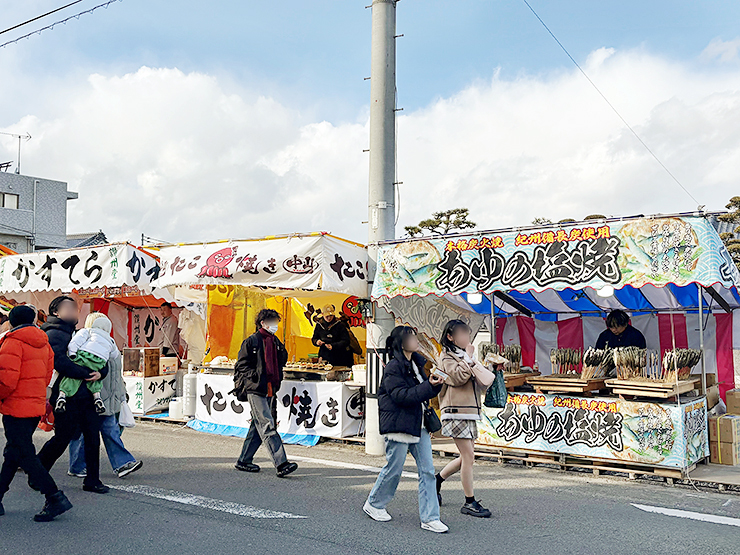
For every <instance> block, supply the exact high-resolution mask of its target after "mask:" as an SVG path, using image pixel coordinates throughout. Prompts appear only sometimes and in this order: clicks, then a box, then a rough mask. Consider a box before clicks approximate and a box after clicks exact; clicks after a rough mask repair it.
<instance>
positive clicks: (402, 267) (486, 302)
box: [372, 213, 740, 473]
mask: <svg viewBox="0 0 740 555" xmlns="http://www.w3.org/2000/svg"><path fill="white" fill-rule="evenodd" d="M739 284H740V273H738V270H737V268H736V267H735V265H734V263H733V261H732V259H731V257H730V256H729V254H728V252H727V251H726V249H725V247H724V245H723V244H722V241H721V239H720V237H719V235H718V234H717V232H716V231H715V230H714V228H713V227H712V225H711V224H710V222H709V221H708V220H707V219H706V218H705V217H704V215H702V214H700V213H696V214H684V215H674V216H653V217H647V218H645V217H639V218H624V219H608V220H600V221H586V222H580V223H577V222H576V223H568V224H563V225H552V226H545V227H532V228H518V229H508V230H501V231H491V232H476V233H466V234H459V235H454V236H444V237H432V238H421V239H409V240H404V241H394V242H387V243H382V244H381V245H380V252H379V255H378V266H377V274H376V277H375V281H374V286H373V294H372V297H373V299H374V300H376V301H377V302H378V304H379V305H380V306H381V307H384V308H385V309H386V310H388V311H389V312H390V313H392V314H393V316H394V317H395V319H396V320H397V321H398V322H403V323H407V324H410V325H412V326H415V327H416V328H417V329H418V330H419V331H421V332H422V334H423V335H424V336H425V339H426V340H425V341H423V342H422V344H423V346H424V347H425V348H426V349H427V351H429V353H428V354H430V355H433V354H434V352H435V350H437V349H439V345H438V344H437V342H436V338H437V336H438V334H439V333H440V330H441V329H442V324H443V323H444V321H445V320H447V319H448V318H449V317H450V316H451V315H453V314H455V315H456V316H457V317H461V318H463V319H466V320H467V321H469V322H470V323H471V325H472V327H473V328H474V330H477V329H478V322H480V317H481V316H484V317H485V318H486V322H487V327H488V329H489V330H490V329H492V328H493V329H495V333H494V334H491V336H492V343H493V345H490V346H488V347H486V346H485V345H484V346H483V347H481V349H480V350H486V349H488V350H496V351H497V352H501V353H502V354H503V355H504V356H506V355H507V353H508V354H509V355H510V357H511V358H510V360H511V365H509V366H510V367H511V368H509V370H510V371H511V369H512V368H515V369H516V375H517V376H519V375H521V374H524V373H525V372H524V371H530V372H531V375H530V376H528V377H527V376H525V377H524V379H522V380H520V381H519V382H518V383H517V384H516V385H517V387H510V393H509V396H508V402H507V403H506V405H505V406H504V407H503V408H490V407H484V409H483V412H484V420H483V422H482V423H481V424H482V425H481V426H480V436H479V438H478V441H479V443H481V444H484V445H487V446H495V447H498V448H505V449H512V450H522V451H527V452H533V453H549V454H557V455H561V456H563V455H567V456H571V457H581V458H588V459H589V460H592V461H611V462H625V463H626V462H628V463H636V464H644V465H648V466H651V467H660V468H662V469H674V470H678V471H679V472H681V473H685V472H686V469H687V468H690V467H691V466H692V465H694V464H695V463H696V462H697V461H699V460H702V459H704V458H705V457H707V456H708V454H709V448H708V438H707V424H706V413H707V403H706V398H705V397H704V396H703V395H699V394H698V393H699V392H704V391H706V388H707V387H710V386H712V385H713V383H715V382H716V383H719V389H720V391H721V392H722V395H723V397H724V393H725V392H726V391H727V390H729V389H732V388H733V387H734V375H735V368H734V362H733V360H734V359H733V350H734V349H737V348H740V341H739V340H738V338H739V337H740V333H738V332H740V322H736V321H735V318H736V317H737V315H738V311H737V310H736V309H737V308H738V307H740V297H739V296H738V290H737V286H738V285H739ZM614 309H622V310H625V311H626V312H628V314H629V315H630V317H631V323H632V325H633V326H635V327H636V328H638V329H640V330H641V331H642V333H643V334H644V336H645V338H646V342H647V349H643V350H639V352H637V351H635V352H633V351H625V350H622V349H615V350H614V352H611V353H609V352H596V351H595V350H594V349H590V350H589V348H590V347H593V345H594V344H595V342H596V338H597V337H598V335H599V334H600V333H601V332H602V331H604V329H605V327H606V326H605V323H604V317H605V315H606V314H607V313H609V312H610V311H611V310H614ZM733 330H734V331H735V333H733ZM689 349H692V350H693V351H698V352H699V354H700V356H699V357H696V356H695V354H692V352H691V351H689ZM505 351H506V352H505ZM702 354H703V356H702ZM610 361H611V362H610ZM679 362H680V363H681V364H682V366H681V367H679V366H678V364H679ZM692 365H693V366H694V370H693V372H694V373H693V374H691V366H692ZM607 371H614V372H616V373H617V376H616V378H609V377H607V376H606V375H605V374H606V372H607ZM537 374H540V375H537ZM554 374H555V375H554ZM507 381H508V380H507ZM593 383H597V384H598V385H597V386H595V387H591V385H593ZM687 384H689V385H687ZM681 393H686V394H687V395H681ZM691 393H693V394H694V396H689V394H691Z"/></svg>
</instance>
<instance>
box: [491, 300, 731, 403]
mask: <svg viewBox="0 0 740 555" xmlns="http://www.w3.org/2000/svg"><path fill="white" fill-rule="evenodd" d="M704 320H705V324H706V325H705V329H704V356H705V358H704V361H705V365H706V369H707V373H709V374H716V376H717V382H718V383H719V384H720V393H721V396H722V398H723V399H724V398H725V392H726V391H728V390H730V389H734V387H735V374H736V368H737V374H738V375H740V356H736V355H735V353H740V311H735V313H734V314H725V313H717V314H709V315H706V314H705V315H704ZM632 325H633V326H634V327H635V328H637V329H638V330H640V331H641V332H642V333H643V334H644V335H645V340H646V341H647V346H648V348H649V349H659V350H660V352H661V353H662V352H664V351H667V350H668V349H671V348H673V345H674V342H675V346H676V348H679V349H686V348H689V349H698V348H699V316H698V314H649V315H644V316H634V317H633V318H632ZM604 329H606V324H605V322H604V319H603V318H599V317H596V318H594V317H581V316H578V315H575V316H572V317H563V316H561V318H560V319H559V320H558V321H557V322H546V321H542V320H536V319H533V318H529V317H527V316H513V317H509V318H500V319H497V320H496V342H497V343H498V344H500V345H509V344H519V345H521V346H522V365H523V366H530V367H532V366H534V364H535V362H536V363H537V365H538V366H539V369H540V372H542V374H550V373H551V372H552V368H551V364H550V351H551V350H552V349H556V348H569V349H583V348H584V347H585V348H588V347H590V346H593V345H595V344H596V339H597V338H598V337H599V334H600V333H601V332H602V331H604ZM697 371H698V369H695V370H694V372H697Z"/></svg>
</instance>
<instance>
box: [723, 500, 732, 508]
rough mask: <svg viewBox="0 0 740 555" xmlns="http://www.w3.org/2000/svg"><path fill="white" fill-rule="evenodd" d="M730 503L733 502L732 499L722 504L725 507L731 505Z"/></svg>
mask: <svg viewBox="0 0 740 555" xmlns="http://www.w3.org/2000/svg"><path fill="white" fill-rule="evenodd" d="M730 503H732V499H728V500H727V501H725V502H724V503H722V506H723V507H727V505H729V504H730Z"/></svg>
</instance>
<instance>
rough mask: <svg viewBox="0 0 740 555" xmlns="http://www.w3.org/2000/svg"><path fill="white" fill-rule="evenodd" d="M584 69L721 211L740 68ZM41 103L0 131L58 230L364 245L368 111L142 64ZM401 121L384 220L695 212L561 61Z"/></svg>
mask: <svg viewBox="0 0 740 555" xmlns="http://www.w3.org/2000/svg"><path fill="white" fill-rule="evenodd" d="M700 59H701V57H700ZM584 68H585V69H586V71H587V72H588V73H589V75H590V76H591V78H592V79H593V80H594V81H595V82H596V83H597V84H598V86H599V88H600V89H601V90H602V91H603V92H604V94H606V96H607V97H608V98H609V99H610V100H611V101H612V103H613V104H614V105H615V106H616V107H617V108H618V109H619V110H620V112H621V113H622V114H623V115H624V117H625V118H626V119H627V120H628V121H629V122H630V123H631V124H632V125H633V127H634V128H635V130H637V132H638V133H639V134H640V135H641V136H642V137H643V139H644V140H645V141H646V142H647V143H648V144H649V145H650V147H651V148H652V149H653V150H654V152H655V153H656V154H657V155H658V156H659V157H660V158H661V160H663V162H664V163H665V164H666V165H667V166H668V167H669V168H671V171H673V173H674V174H675V175H676V176H677V177H678V178H679V179H680V180H681V181H682V182H683V183H684V184H685V185H686V187H688V188H689V189H690V190H691V191H692V193H693V194H694V196H696V197H697V199H698V200H699V202H700V203H701V204H706V205H707V206H708V207H709V208H712V209H716V208H721V207H722V206H723V205H724V204H725V202H726V201H727V199H728V198H729V197H730V196H733V195H734V194H736V193H738V192H740V191H738V186H737V174H738V170H739V169H740V168H739V166H738V163H739V162H740V125H739V124H740V92H739V91H738V83H740V69H737V68H734V67H733V66H723V67H719V66H715V65H713V64H711V63H709V64H707V65H706V66H700V65H697V62H696V61H690V62H686V63H679V62H675V61H669V60H666V59H663V58H660V57H657V56H654V55H650V54H649V53H646V52H643V51H639V50H637V51H626V52H620V51H614V50H612V49H599V50H597V51H594V52H593V53H592V54H591V56H589V58H588V59H587V60H586V62H585V63H584ZM36 94H40V93H38V91H36ZM47 97H48V102H49V104H48V105H44V107H43V110H41V109H39V111H38V113H37V114H31V115H28V116H25V117H23V118H21V119H19V120H18V121H16V122H14V123H12V125H11V124H10V122H4V123H6V125H5V127H4V130H17V129H20V130H22V131H26V130H27V131H30V132H31V134H32V135H33V136H34V139H33V140H32V141H30V142H29V143H27V144H26V145H25V146H24V151H23V155H24V172H28V173H31V174H35V175H41V176H43V177H51V178H56V179H61V180H66V181H68V182H69V183H70V187H71V188H72V189H73V190H77V191H79V193H80V199H79V200H77V201H73V202H71V203H70V214H69V216H70V217H69V222H70V231H85V230H95V229H98V228H102V229H103V230H104V231H105V232H106V233H107V234H108V235H109V237H112V238H115V239H131V240H137V239H138V237H139V235H140V234H141V233H142V232H144V233H146V234H147V235H151V236H154V237H158V238H162V239H167V240H173V241H190V240H211V239H218V238H226V237H245V236H255V235H266V234H274V233H290V232H294V231H307V230H315V229H326V230H331V231H333V232H335V233H338V234H341V235H344V236H348V237H350V238H353V239H356V240H360V241H362V240H364V239H365V234H366V228H365V226H363V225H362V223H361V222H362V221H363V220H365V219H367V208H366V206H367V202H366V187H367V174H368V167H367V164H368V158H367V154H366V153H363V152H362V150H363V149H364V148H366V147H367V142H368V141H367V132H368V128H367V122H366V112H365V111H363V112H362V115H361V116H360V117H359V118H358V121H359V122H348V123H341V124H332V123H329V122H326V121H324V122H311V121H306V118H305V116H303V115H302V114H301V113H300V111H299V110H296V109H293V108H291V107H288V106H284V105H281V104H279V103H278V102H276V101H274V100H272V99H270V98H264V97H258V96H251V95H249V94H247V93H244V92H242V91H234V90H227V87H226V86H225V85H224V84H223V83H222V82H220V81H219V80H218V79H216V78H215V77H213V76H209V75H204V74H198V73H190V74H184V73H182V72H180V71H178V70H176V69H151V68H146V67H144V68H141V69H140V70H139V71H137V72H135V73H129V74H125V75H122V76H115V75H114V76H103V75H92V76H90V77H89V78H88V79H87V81H85V82H74V83H72V84H70V83H67V84H66V85H64V86H63V87H61V88H59V87H57V88H55V89H54V90H53V91H50V92H49V93H47ZM40 98H43V96H40ZM60 99H62V100H60ZM49 106H52V107H53V108H50V107H49ZM404 114H406V115H404V116H402V117H401V118H400V119H399V180H400V181H403V182H404V185H403V186H402V191H401V193H402V195H401V196H402V201H401V202H402V204H401V215H400V221H399V230H402V226H403V225H407V224H410V223H415V222H416V221H418V220H419V219H422V218H424V217H426V216H428V215H429V214H430V213H431V212H432V211H436V210H442V209H445V208H451V207H457V206H467V207H470V208H471V209H472V217H473V219H474V220H475V221H476V222H478V223H479V225H480V226H482V227H499V226H508V225H521V224H527V223H528V222H530V221H531V220H532V219H533V218H534V217H537V216H544V217H549V218H552V219H559V218H564V217H576V218H578V217H583V216H585V215H587V214H590V213H594V212H598V213H605V214H613V215H619V214H625V215H627V214H636V213H652V212H669V211H682V210H693V209H694V208H695V207H696V203H695V202H693V201H692V200H691V199H690V198H689V197H688V196H687V195H686V194H685V193H683V192H682V191H681V190H680V189H679V188H678V186H677V185H676V184H675V183H674V182H673V181H672V180H671V178H670V177H669V176H668V175H667V174H666V173H665V172H664V171H663V170H662V169H661V168H660V167H659V166H658V164H657V163H656V162H655V160H653V159H652V158H651V157H650V155H649V154H648V153H647V152H646V151H645V149H644V148H643V147H642V146H641V145H640V144H639V143H638V142H637V141H636V139H635V138H634V137H633V136H632V135H631V134H630V132H629V131H628V130H626V129H625V128H624V126H623V125H622V123H621V122H620V121H619V119H618V118H617V117H616V116H615V115H614V114H613V113H612V112H611V111H610V109H609V108H608V106H606V105H605V103H604V101H603V100H602V99H601V98H600V97H599V96H598V94H597V93H596V92H595V91H594V90H593V89H592V88H591V86H590V85H589V84H588V82H587V81H586V80H585V79H584V78H583V76H581V75H580V74H579V73H578V72H577V71H576V70H572V71H571V70H561V71H558V72H553V73H550V74H545V75H536V76H532V75H521V76H518V77H517V78H515V79H503V78H502V77H501V76H500V75H499V74H498V73H494V77H493V78H492V79H491V80H490V81H489V82H483V83H475V84H472V85H470V86H468V87H466V88H464V89H463V90H461V91H460V92H459V93H458V94H456V95H454V96H453V97H450V98H444V99H440V100H438V101H436V102H434V103H432V104H431V105H429V106H427V107H425V108H423V109H421V110H417V111H414V112H410V113H406V112H404ZM13 144H14V143H12V141H5V140H4V139H3V140H0V157H3V158H5V159H12V158H14V147H13ZM3 149H4V150H5V151H6V152H4V153H3V152H2V151H3ZM401 232H402V231H399V234H400V233H401Z"/></svg>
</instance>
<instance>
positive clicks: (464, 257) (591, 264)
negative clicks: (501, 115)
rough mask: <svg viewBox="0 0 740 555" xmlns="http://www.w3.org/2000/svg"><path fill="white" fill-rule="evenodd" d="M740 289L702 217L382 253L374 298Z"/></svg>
mask: <svg viewBox="0 0 740 555" xmlns="http://www.w3.org/2000/svg"><path fill="white" fill-rule="evenodd" d="M694 282H696V283H700V284H702V285H705V286H712V285H714V284H717V283H719V284H722V285H723V286H725V287H732V286H734V285H735V284H737V283H740V272H738V270H737V268H736V267H735V264H734V263H733V261H732V259H731V258H730V255H729V254H728V252H727V249H726V248H725V247H724V245H723V244H722V241H721V239H720V237H719V235H718V234H717V232H716V231H715V230H714V228H713V227H712V225H711V223H710V222H709V221H707V220H706V219H705V218H701V217H665V218H643V219H636V220H627V221H621V222H608V223H600V224H599V223H594V224H592V225H588V224H583V223H581V224H577V225H570V226H564V227H561V228H553V227H550V228H543V229H531V230H526V231H521V232H515V231H511V232H506V233H501V234H478V235H472V234H471V235H468V236H465V237H460V238H458V237H456V238H453V239H449V238H444V237H442V238H431V239H423V240H409V241H406V242H403V243H396V244H388V245H381V247H380V252H379V254H378V268H377V274H376V277H375V282H374V284H373V298H376V299H377V298H380V297H384V296H385V297H395V296H399V295H400V296H411V295H421V296H425V295H429V294H435V295H439V296H441V295H444V294H445V293H455V294H458V293H462V292H467V293H474V292H483V293H492V292H494V291H510V290H517V291H521V292H526V291H543V290H545V289H556V290H563V289H566V288H569V287H570V288H576V289H581V288H583V287H592V288H594V289H601V288H602V287H604V286H605V285H611V286H613V287H614V288H615V289H619V288H621V287H623V286H625V285H631V286H633V287H635V288H639V287H642V286H643V285H646V284H652V285H656V286H658V287H662V286H665V285H666V284H669V283H671V284H676V285H679V286H681V285H686V284H688V283H694Z"/></svg>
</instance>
